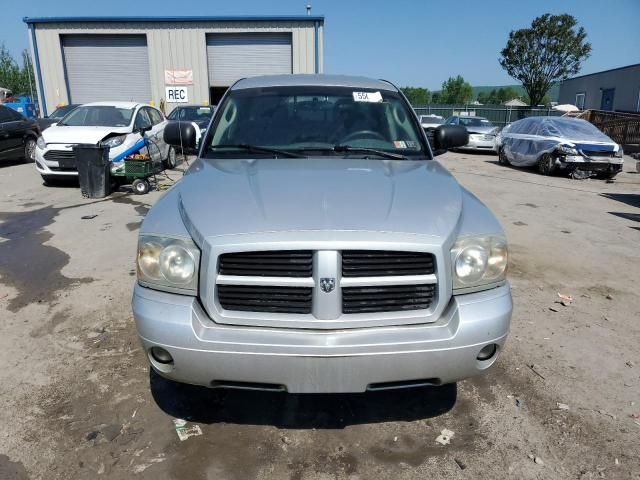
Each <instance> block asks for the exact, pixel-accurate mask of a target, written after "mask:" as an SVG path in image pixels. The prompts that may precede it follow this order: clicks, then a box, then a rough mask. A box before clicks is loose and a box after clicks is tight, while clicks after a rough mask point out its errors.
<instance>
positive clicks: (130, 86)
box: [62, 35, 151, 103]
mask: <svg viewBox="0 0 640 480" xmlns="http://www.w3.org/2000/svg"><path fill="white" fill-rule="evenodd" d="M62 47H63V49H64V60H65V69H66V75H67V84H68V87H69V94H70V96H71V98H70V103H87V102H97V101H103V100H114V101H115V100H117V101H134V102H144V103H147V102H149V101H150V100H151V81H150V79H149V55H148V52H147V38H146V36H145V35H64V36H63V37H62Z"/></svg>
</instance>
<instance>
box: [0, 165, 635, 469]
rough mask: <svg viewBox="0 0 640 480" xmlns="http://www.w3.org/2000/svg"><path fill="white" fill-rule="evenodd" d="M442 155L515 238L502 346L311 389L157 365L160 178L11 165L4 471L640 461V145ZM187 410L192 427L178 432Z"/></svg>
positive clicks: (2, 373) (0, 448)
mask: <svg viewBox="0 0 640 480" xmlns="http://www.w3.org/2000/svg"><path fill="white" fill-rule="evenodd" d="M440 159H441V160H440V161H441V162H442V163H443V164H444V165H446V166H447V167H448V168H449V169H450V170H451V171H452V172H453V174H454V175H455V176H456V177H457V178H458V179H459V181H460V182H461V183H462V184H463V185H464V186H465V187H467V188H468V189H470V190H471V191H472V192H473V193H474V194H476V195H477V196H478V197H479V198H480V199H482V200H483V201H484V202H485V203H487V204H488V205H489V207H490V208H491V209H492V210H493V211H494V212H495V213H496V215H497V216H498V218H499V219H500V220H501V222H502V224H503V226H504V228H505V230H506V232H507V236H508V238H509V241H510V246H511V251H512V263H511V267H510V278H511V282H512V286H513V296H514V302H515V311H514V316H513V323H512V332H511V336H510V338H509V340H508V343H507V347H506V349H505V351H504V354H503V355H502V357H501V358H500V359H499V361H498V362H497V365H496V366H495V367H494V368H493V369H492V370H491V371H490V372H489V373H488V374H487V375H486V376H484V377H481V378H477V379H473V380H468V381H464V382H460V383H458V384H457V385H448V386H444V387H440V388H422V389H413V390H406V391H396V392H391V393H381V392H378V393H376V394H358V395H315V396H308V395H307V396H305V395H286V394H274V393H259V392H248V393H247V392H225V391H212V390H207V389H203V388H196V387H190V386H181V385H176V384H173V383H171V382H167V381H166V380H163V379H161V378H158V377H157V376H155V375H153V374H151V373H150V372H149V368H148V365H147V362H146V360H145V358H144V355H143V352H142V351H141V349H140V348H139V345H138V342H137V338H136V335H135V328H134V325H133V320H132V316H131V310H130V298H131V288H132V284H133V282H134V253H135V245H136V234H137V230H138V228H139V226H140V222H141V220H142V218H143V217H144V215H145V213H146V212H147V211H148V209H149V207H150V206H151V205H152V204H153V203H154V202H155V201H156V200H157V199H158V198H159V196H160V195H161V192H160V191H153V192H151V193H149V194H148V195H145V196H135V195H131V194H129V193H128V192H126V191H121V192H118V193H115V194H113V195H112V196H111V197H110V198H108V199H104V200H87V199H83V198H81V196H80V193H79V191H78V189H77V186H75V185H73V184H71V185H65V186H60V187H56V188H51V187H45V186H43V185H42V183H41V181H40V177H39V176H38V175H37V174H36V172H35V171H34V168H33V166H32V165H22V164H9V165H4V166H2V167H0V192H1V193H0V222H2V223H1V224H0V277H1V278H0V282H1V283H0V318H1V319H2V321H1V322H0V362H1V363H2V365H3V366H4V368H2V369H1V370H0V384H1V385H3V388H2V389H1V390H0V402H1V403H2V405H3V408H2V409H0V424H1V425H2V428H1V429H0V479H2V480H5V479H19V480H25V479H45V478H46V479H48V480H49V479H71V478H73V479H75V478H80V479H84V478H92V479H93V478H96V477H99V478H110V479H125V478H126V479H129V478H140V479H147V478H148V479H154V480H161V479H190V480H199V479H250V478H258V479H266V478H269V479H281V478H286V479H342V478H345V479H370V478H376V479H398V478H407V479H424V478H448V479H451V478H470V479H475V478H505V477H507V478H516V479H565V478H567V479H592V478H615V479H618V478H619V479H629V478H632V479H638V478H640V418H638V415H639V414H640V300H639V299H638V298H639V297H638V294H637V285H638V283H639V282H640V269H638V265H640V258H639V257H640V248H639V245H640V174H635V173H634V172H633V171H632V170H635V162H634V161H632V160H631V159H628V162H627V166H626V171H625V172H624V173H622V174H620V175H619V176H618V178H617V179H616V181H615V183H605V182H604V181H601V180H584V181H577V180H570V179H567V178H560V177H554V178H547V177H542V176H540V175H538V174H536V173H535V172H532V171H528V170H516V169H512V168H507V167H503V166H500V165H498V164H497V162H496V157H495V156H488V155H474V154H465V153H448V154H446V155H444V156H442V157H440ZM179 168H182V166H181V167H179ZM180 175H181V173H180V172H179V171H175V172H172V173H171V174H170V175H169V177H163V178H161V179H160V182H159V183H160V185H162V186H167V185H169V184H170V183H172V182H173V181H177V180H178V179H179V178H180ZM93 215H96V216H95V217H93V218H85V219H83V218H82V217H83V216H93ZM558 293H561V294H564V295H570V296H571V297H572V298H573V301H572V302H571V304H569V305H568V306H564V305H562V304H560V303H558V302H559V301H560V300H561V299H560V298H559V297H558ZM176 418H180V419H185V420H187V421H188V423H187V424H186V426H185V427H186V431H187V432H190V433H193V434H195V435H194V436H191V437H189V438H188V439H186V440H184V441H181V440H180V439H179V438H178V435H177V433H176V429H175V425H174V422H173V420H174V419H176ZM443 429H448V430H451V431H452V432H453V437H452V438H451V442H450V444H448V445H440V444H438V443H436V441H435V439H436V437H437V436H438V435H439V434H440V433H441V431H442V430H443Z"/></svg>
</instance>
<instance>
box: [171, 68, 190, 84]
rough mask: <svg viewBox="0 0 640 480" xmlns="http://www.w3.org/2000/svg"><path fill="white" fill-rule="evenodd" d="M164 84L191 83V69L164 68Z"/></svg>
mask: <svg viewBox="0 0 640 480" xmlns="http://www.w3.org/2000/svg"><path fill="white" fill-rule="evenodd" d="M164 83H165V85H193V70H165V71H164Z"/></svg>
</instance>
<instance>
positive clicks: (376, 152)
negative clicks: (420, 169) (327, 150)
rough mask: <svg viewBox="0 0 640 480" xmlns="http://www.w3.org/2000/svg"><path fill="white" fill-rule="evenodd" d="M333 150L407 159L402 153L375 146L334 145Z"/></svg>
mask: <svg viewBox="0 0 640 480" xmlns="http://www.w3.org/2000/svg"><path fill="white" fill-rule="evenodd" d="M333 151H334V152H347V153H371V154H373V155H379V156H381V157H385V158H391V159H393V160H408V158H407V157H405V156H404V155H400V154H399V153H391V152H385V151H384V150H377V149H375V148H366V147H352V146H351V145H335V146H334V147H333Z"/></svg>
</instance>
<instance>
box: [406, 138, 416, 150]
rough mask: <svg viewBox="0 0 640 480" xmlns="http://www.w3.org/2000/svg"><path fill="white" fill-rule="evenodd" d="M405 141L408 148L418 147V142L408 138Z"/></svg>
mask: <svg viewBox="0 0 640 480" xmlns="http://www.w3.org/2000/svg"><path fill="white" fill-rule="evenodd" d="M404 143H405V144H406V145H407V148H411V149H413V150H417V149H418V142H414V141H413V140H407V141H406V142H404Z"/></svg>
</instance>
